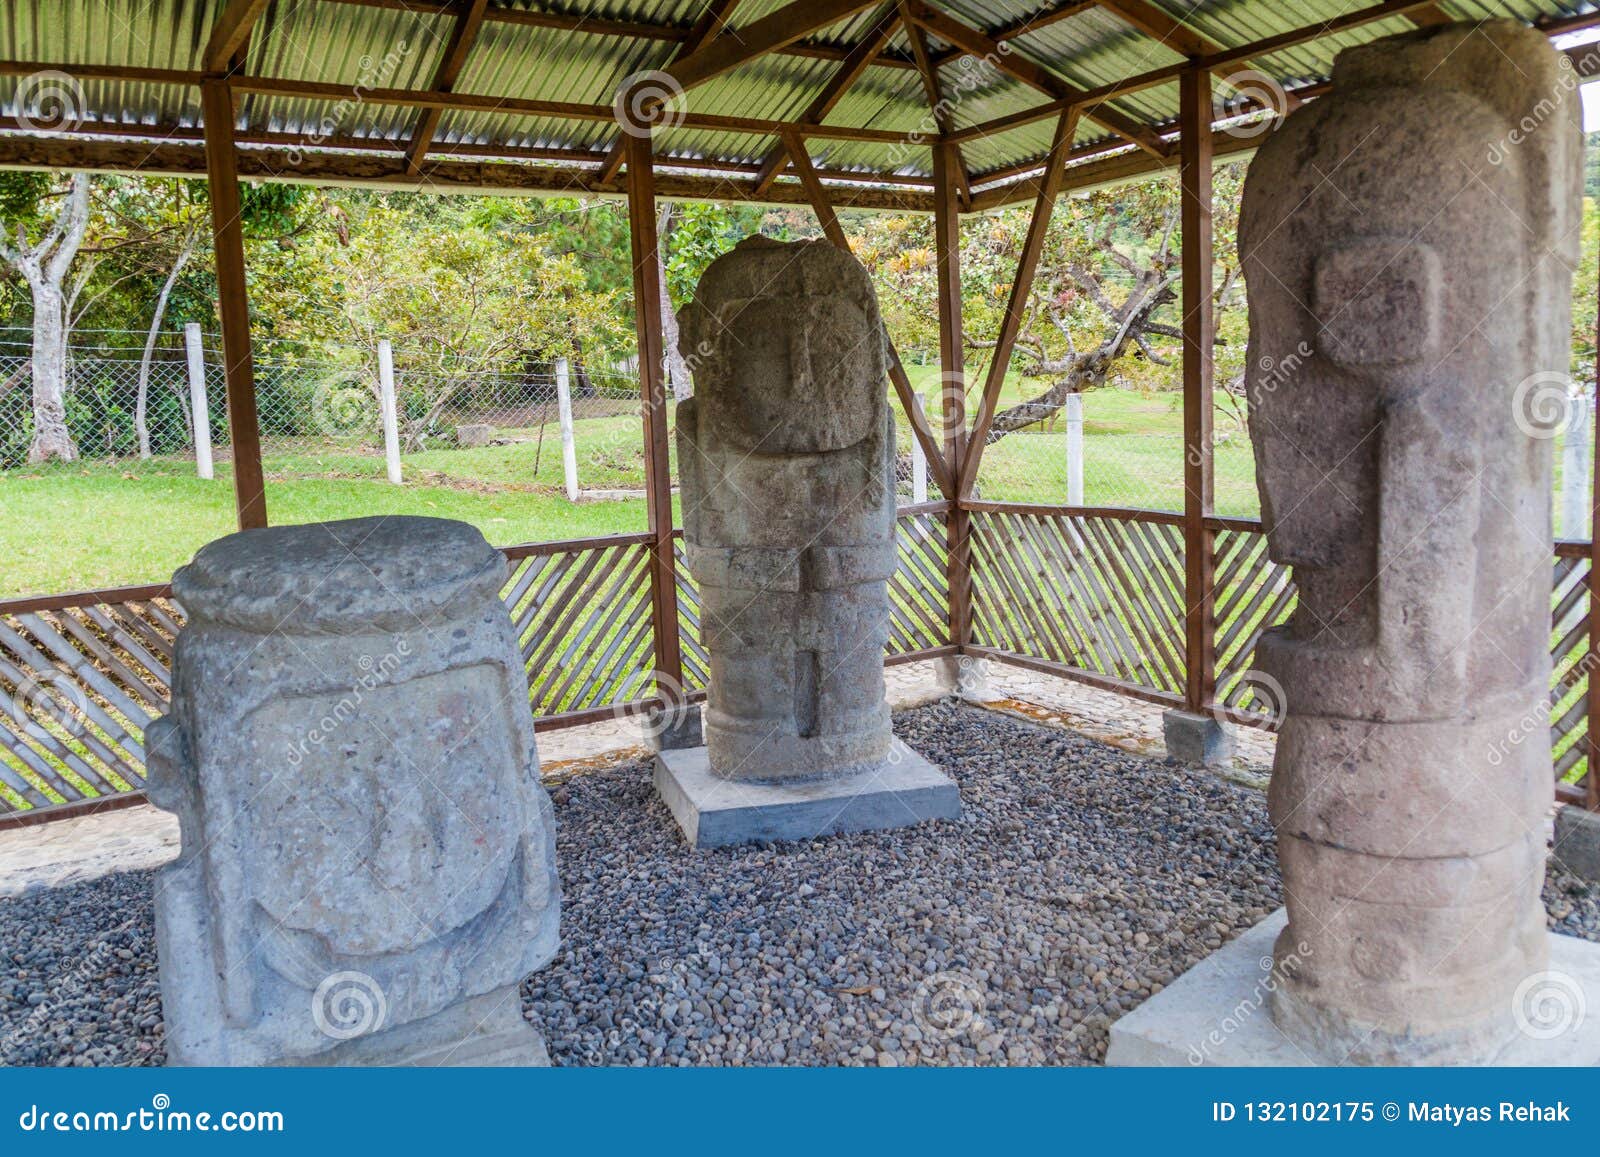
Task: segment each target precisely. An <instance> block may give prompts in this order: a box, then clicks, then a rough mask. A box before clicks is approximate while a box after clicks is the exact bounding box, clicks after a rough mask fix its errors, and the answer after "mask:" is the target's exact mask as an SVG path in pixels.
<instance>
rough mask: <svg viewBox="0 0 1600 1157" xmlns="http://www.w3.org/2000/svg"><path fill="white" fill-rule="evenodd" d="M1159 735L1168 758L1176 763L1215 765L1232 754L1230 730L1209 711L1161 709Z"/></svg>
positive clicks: (1224, 761) (1225, 761)
mask: <svg viewBox="0 0 1600 1157" xmlns="http://www.w3.org/2000/svg"><path fill="white" fill-rule="evenodd" d="M1161 737H1162V738H1163V739H1164V740H1165V741H1166V745H1167V758H1168V759H1176V760H1177V761H1178V762H1179V763H1190V764H1199V765H1201V766H1202V767H1215V766H1217V765H1218V764H1223V763H1227V762H1228V760H1230V759H1232V758H1233V732H1232V731H1230V730H1229V729H1228V728H1226V727H1224V726H1223V725H1222V724H1221V723H1220V722H1218V721H1217V720H1216V719H1214V718H1212V717H1211V716H1210V715H1195V714H1193V713H1192V712H1188V711H1176V710H1173V711H1163V712H1162V713H1161Z"/></svg>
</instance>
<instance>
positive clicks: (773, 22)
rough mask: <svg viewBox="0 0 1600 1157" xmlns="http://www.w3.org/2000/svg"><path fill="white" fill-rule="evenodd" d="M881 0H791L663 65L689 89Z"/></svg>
mask: <svg viewBox="0 0 1600 1157" xmlns="http://www.w3.org/2000/svg"><path fill="white" fill-rule="evenodd" d="M880 2H881V0H792V2H791V3H789V4H786V5H784V6H783V7H782V8H779V9H778V10H777V11H776V12H772V13H770V14H768V15H766V16H763V17H762V18H761V19H760V20H756V21H752V22H751V23H749V24H746V25H745V26H744V27H742V28H739V29H737V30H736V31H734V32H730V33H728V34H726V35H723V36H719V37H717V38H716V39H715V40H712V41H710V42H709V43H707V44H705V45H703V46H701V47H700V48H699V49H698V50H696V51H694V52H691V53H690V54H689V55H687V56H684V57H681V58H679V59H678V60H674V61H673V62H672V63H671V64H669V65H667V67H666V68H664V69H662V71H663V72H664V73H666V74H667V75H668V76H669V77H671V78H672V80H673V81H674V82H675V83H676V84H677V85H678V87H679V88H681V89H683V90H684V91H685V92H687V91H688V90H689V89H691V88H693V87H695V86H696V85H698V84H704V83H705V82H706V81H708V80H713V79H715V78H716V77H719V76H721V75H722V74H723V73H725V72H729V71H731V70H733V69H735V68H738V67H739V66H740V65H741V64H746V63H748V62H749V61H752V60H754V59H755V58H756V57H758V56H765V55H766V54H767V53H769V52H775V51H776V50H778V49H780V48H782V47H784V46H785V45H787V44H793V43H794V42H795V41H796V40H799V39H800V38H801V37H802V36H806V35H808V34H810V33H812V32H815V31H817V30H818V29H819V28H826V27H827V26H828V25H830V24H837V23H838V22H839V21H841V20H843V19H845V18H846V17H848V16H854V15H855V14H856V13H857V12H860V11H861V10H862V9H863V8H871V7H872V6H873V5H874V4H877V3H880Z"/></svg>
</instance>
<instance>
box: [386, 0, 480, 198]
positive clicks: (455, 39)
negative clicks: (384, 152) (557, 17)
mask: <svg viewBox="0 0 1600 1157" xmlns="http://www.w3.org/2000/svg"><path fill="white" fill-rule="evenodd" d="M488 5H489V0H463V3H462V5H461V7H460V9H459V11H458V12H457V13H456V22H455V26H454V27H453V28H451V30H450V39H449V41H448V42H447V43H446V44H445V47H444V53H443V54H442V55H441V56H440V57H439V67H438V68H437V69H435V70H434V74H433V90H434V91H435V92H449V91H450V90H451V89H452V88H454V87H455V83H456V78H457V77H459V76H460V75H461V70H462V69H463V68H464V67H466V63H467V54H468V53H470V52H471V51H472V45H473V42H474V41H476V40H477V39H478V30H479V29H480V28H482V27H483V14H484V11H485V10H486V9H487V8H488ZM443 116H444V110H443V109H442V108H430V109H424V110H423V111H422V115H421V116H419V117H418V118H417V123H416V127H414V128H413V129H412V130H411V144H410V145H409V146H408V147H407V148H406V171H407V172H410V173H416V172H420V171H421V169H422V158H423V157H424V156H426V155H427V152H428V146H429V145H431V144H432V143H433V134H434V133H436V132H438V131H439V121H440V120H441V119H442V118H443Z"/></svg>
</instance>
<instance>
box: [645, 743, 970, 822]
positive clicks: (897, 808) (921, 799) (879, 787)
mask: <svg viewBox="0 0 1600 1157" xmlns="http://www.w3.org/2000/svg"><path fill="white" fill-rule="evenodd" d="M655 784H656V793H657V794H658V795H660V796H661V798H662V800H663V801H664V802H665V803H666V805H667V807H668V808H669V809H671V811H672V815H673V817H674V818H675V819H676V820H677V821H678V826H679V827H681V828H682V829H683V834H684V835H685V836H687V837H688V840H689V842H690V843H691V844H693V845H694V846H695V847H697V848H718V847H726V846H728V845H731V844H748V843H754V842H757V841H762V840H809V839H812V838H814V837H816V836H833V835H839V834H841V833H845V832H865V831H874V830H877V829H881V828H903V827H909V826H910V825H911V824H916V823H921V822H922V821H923V820H953V819H959V818H960V816H961V793H960V792H959V791H957V789H956V785H955V781H953V780H952V779H951V778H950V777H949V776H947V775H945V773H944V772H942V771H940V770H939V769H938V768H937V767H935V766H934V765H933V764H931V763H929V762H928V761H927V760H926V759H924V758H923V757H922V756H920V755H918V754H917V753H916V752H915V751H912V750H911V748H909V747H907V746H906V745H905V744H903V743H901V742H900V741H899V740H898V739H897V740H895V744H894V752H893V755H892V756H891V758H890V759H889V760H888V761H886V762H885V763H884V764H883V766H882V767H879V768H876V769H875V770H873V771H866V772H862V773H861V774H859V775H853V776H850V777H848V778H845V779H831V780H821V781H817V782H813V783H782V784H750V783H738V782H735V781H733V780H727V779H721V778H719V777H717V776H715V775H712V774H711V763H710V760H709V759H708V758H707V755H706V749H705V748H704V747H690V748H683V749H680V750H676V751H663V752H661V753H660V754H659V755H657V756H656V769H655Z"/></svg>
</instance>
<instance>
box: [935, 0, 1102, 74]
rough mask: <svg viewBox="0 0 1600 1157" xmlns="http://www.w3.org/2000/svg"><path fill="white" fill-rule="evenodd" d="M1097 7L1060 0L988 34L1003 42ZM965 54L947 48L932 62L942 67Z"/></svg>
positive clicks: (1082, 0) (1090, 0) (1087, 0)
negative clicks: (1050, 6) (1052, 5)
mask: <svg viewBox="0 0 1600 1157" xmlns="http://www.w3.org/2000/svg"><path fill="white" fill-rule="evenodd" d="M1098 7H1100V0H1060V2H1059V3H1057V4H1056V5H1055V6H1054V7H1052V8H1046V9H1044V11H1042V12H1035V13H1034V14H1033V15H1032V16H1024V17H1022V18H1020V19H1018V20H1013V21H1012V22H1011V23H1009V24H1002V25H1001V26H1000V27H999V28H991V29H990V30H989V35H990V36H992V37H994V39H995V41H996V42H997V43H1000V44H1004V43H1006V42H1007V41H1010V40H1015V39H1017V37H1019V36H1027V35H1028V34H1029V33H1031V32H1038V31H1039V30H1040V29H1042V28H1049V27H1050V26H1051V25H1052V24H1058V23H1060V22H1061V21H1063V20H1066V19H1068V18H1070V17H1073V16H1076V15H1078V13H1080V12H1087V11H1089V9H1091V8H1098ZM965 55H967V54H966V52H965V51H964V50H962V49H960V48H948V49H946V50H945V51H943V52H939V53H935V54H934V57H933V63H934V64H935V65H936V66H937V67H939V68H943V67H944V66H945V65H947V64H949V63H950V62H951V61H953V60H959V59H960V58H961V57H963V56H965Z"/></svg>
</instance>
